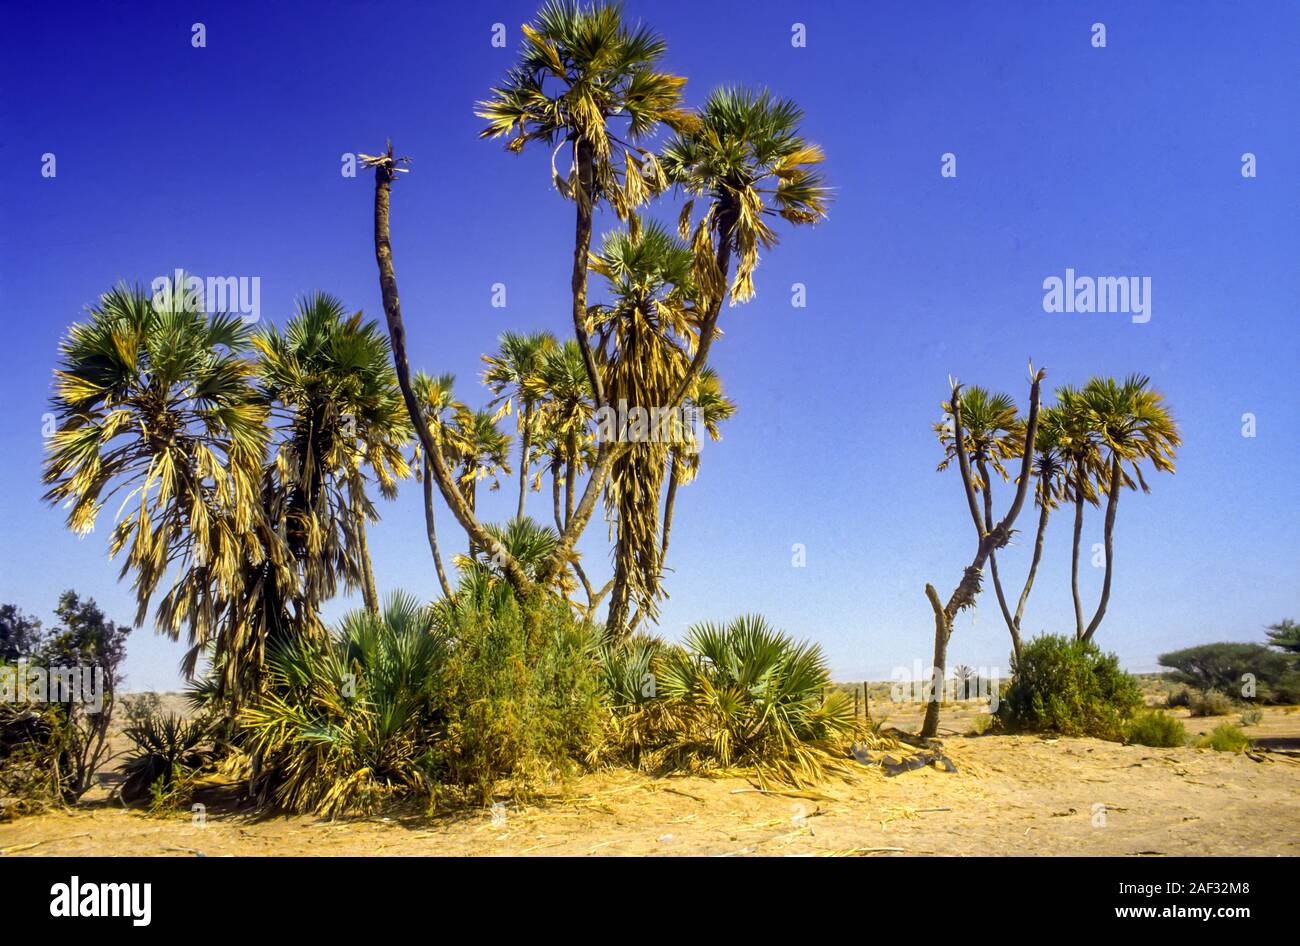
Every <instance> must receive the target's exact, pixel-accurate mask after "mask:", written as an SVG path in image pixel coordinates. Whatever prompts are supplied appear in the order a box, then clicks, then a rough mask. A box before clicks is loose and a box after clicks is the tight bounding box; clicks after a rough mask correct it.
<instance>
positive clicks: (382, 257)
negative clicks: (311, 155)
mask: <svg viewBox="0 0 1300 946" xmlns="http://www.w3.org/2000/svg"><path fill="white" fill-rule="evenodd" d="M370 163H371V164H372V165H373V166H374V169H375V263H376V265H377V266H378V268H379V288H380V292H381V294H382V296H383V300H384V316H385V318H386V319H387V322H388V337H389V340H390V342H391V344H392V349H393V368H394V370H395V372H396V374H397V383H398V385H399V387H401V389H402V399H403V400H404V401H405V402H406V410H407V413H408V414H410V416H411V423H412V425H413V426H414V427H415V432H416V434H417V435H418V436H419V438H420V446H421V447H423V448H424V455H425V456H426V457H427V458H428V459H429V460H430V462H431V465H432V468H433V472H434V476H435V477H436V478H437V480H438V488H439V489H440V490H441V491H442V495H443V499H445V500H446V501H447V505H448V506H449V507H450V508H451V512H452V515H453V516H455V517H456V521H458V522H459V523H460V524H461V526H462V527H464V529H465V531H466V533H468V534H469V536H470V537H471V540H472V541H474V542H477V543H478V544H479V545H481V546H482V547H483V548H486V549H491V550H492V552H493V553H494V554H496V555H499V556H500V560H501V562H502V568H503V570H504V571H505V574H506V578H507V580H508V581H509V582H510V585H511V587H512V588H514V590H515V592H516V593H517V594H518V595H519V596H520V597H526V596H528V595H529V594H530V593H531V592H532V582H530V581H529V580H528V576H527V575H525V574H524V570H523V568H522V567H521V566H520V564H519V562H517V561H516V560H515V558H514V556H512V555H510V554H509V553H508V552H507V551H506V550H505V548H504V547H503V546H502V545H501V543H500V542H498V541H497V540H496V539H494V538H492V536H491V535H490V534H489V533H488V532H487V531H486V530H485V529H484V528H483V524H482V523H481V522H479V521H478V517H477V516H475V515H474V510H473V509H472V508H471V507H469V506H468V505H466V503H465V498H464V497H463V496H461V494H460V490H458V489H457V488H456V483H455V481H454V480H453V479H452V476H451V471H450V470H448V469H447V465H446V463H445V462H444V461H443V458H442V453H441V452H440V451H439V450H438V448H437V445H436V444H435V443H434V441H433V435H432V434H430V432H429V425H428V424H427V423H426V422H425V419H424V413H423V411H421V410H420V403H419V400H418V399H417V398H416V396H415V390H414V389H413V388H412V387H411V368H410V365H409V364H408V362H407V357H406V326H405V325H404V324H403V322H402V306H401V301H400V299H399V297H398V294H397V276H396V274H395V273H394V270H393V247H392V240H391V237H390V232H389V202H390V196H391V191H392V184H393V176H394V174H395V173H396V170H397V162H396V160H395V159H394V158H393V149H392V145H391V144H389V146H388V149H387V152H386V154H384V155H382V156H380V157H377V158H374V159H371V160H370Z"/></svg>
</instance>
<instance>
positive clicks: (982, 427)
mask: <svg viewBox="0 0 1300 946" xmlns="http://www.w3.org/2000/svg"><path fill="white" fill-rule="evenodd" d="M943 409H944V411H945V413H946V419H945V420H944V421H941V422H940V423H938V424H935V425H934V430H935V432H936V433H937V434H938V435H939V442H940V443H941V444H943V446H944V457H943V460H942V461H941V462H940V463H939V469H940V470H946V469H947V468H948V465H949V464H950V463H952V461H953V459H955V457H956V449H957V447H956V439H955V437H954V429H953V425H952V422H951V420H950V419H948V418H951V415H952V406H951V404H947V403H945V404H944V405H943ZM962 420H963V421H964V423H965V434H966V436H965V438H964V441H965V445H966V452H967V462H968V463H969V465H970V467H971V469H972V485H973V486H974V488H975V492H976V493H979V494H982V495H983V507H984V530H985V531H988V530H990V529H992V528H993V524H994V523H993V478H992V475H991V473H990V469H989V468H990V467H992V470H993V472H995V473H997V475H998V476H999V477H1001V478H1002V480H1003V481H1005V480H1006V479H1007V471H1006V467H1004V466H1003V463H1002V461H1003V460H1008V459H1012V458H1015V457H1019V456H1021V455H1023V453H1024V449H1025V422H1024V420H1023V419H1022V418H1020V417H1019V416H1017V414H1016V402H1015V401H1014V400H1013V399H1012V398H1011V396H1010V395H1009V394H1002V393H996V394H993V393H990V392H989V391H987V390H985V389H984V388H982V387H979V386H978V385H975V386H972V387H969V388H967V389H966V391H965V393H964V394H963V395H962ZM989 571H990V573H991V574H992V576H993V588H994V591H995V592H996V594H997V599H998V605H999V607H1001V609H1002V613H1003V616H1004V617H1005V618H1006V619H1007V626H1008V627H1009V628H1010V630H1011V640H1012V646H1013V647H1014V648H1015V650H1016V652H1017V653H1019V650H1020V645H1019V628H1018V627H1016V626H1014V625H1013V624H1012V621H1011V616H1010V615H1011V612H1010V610H1009V609H1008V607H1007V603H1006V597H1005V596H1004V594H1003V592H1002V582H1001V580H1000V578H999V575H998V563H997V555H996V552H995V551H990V552H989Z"/></svg>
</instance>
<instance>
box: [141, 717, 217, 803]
mask: <svg viewBox="0 0 1300 946" xmlns="http://www.w3.org/2000/svg"><path fill="white" fill-rule="evenodd" d="M123 734H124V735H125V736H126V737H127V738H128V739H130V740H131V743H132V746H133V748H132V750H131V752H130V755H129V756H128V758H127V760H126V764H125V765H123V767H122V773H123V775H125V776H126V778H125V780H124V781H123V782H122V789H121V795H122V798H123V799H125V800H127V801H133V800H136V799H139V798H144V797H145V796H146V795H149V794H151V793H154V794H155V795H156V797H164V796H166V795H168V794H169V793H171V792H172V791H174V790H175V789H176V787H177V785H178V783H180V782H182V781H184V780H185V779H186V778H187V777H188V776H190V775H191V774H193V773H194V772H196V771H198V770H199V769H201V768H202V767H203V766H204V765H205V764H206V763H207V762H208V760H209V758H210V753H209V751H208V750H207V748H206V746H205V742H206V740H207V731H206V727H205V726H204V725H203V722H202V721H201V720H192V721H191V720H185V719H182V718H181V717H179V716H177V715H176V714H175V713H169V714H167V715H166V716H164V715H162V714H161V713H154V714H152V715H150V716H148V717H145V718H143V719H139V720H137V721H136V722H135V723H134V724H132V725H131V726H128V727H127V728H126V729H125V730H124V731H123Z"/></svg>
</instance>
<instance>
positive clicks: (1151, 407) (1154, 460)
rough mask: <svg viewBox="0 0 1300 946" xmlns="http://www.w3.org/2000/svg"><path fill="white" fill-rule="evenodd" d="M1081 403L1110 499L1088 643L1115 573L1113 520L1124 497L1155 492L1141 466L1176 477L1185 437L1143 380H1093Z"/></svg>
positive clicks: (1160, 398) (1086, 637)
mask: <svg viewBox="0 0 1300 946" xmlns="http://www.w3.org/2000/svg"><path fill="white" fill-rule="evenodd" d="M1082 398H1083V401H1084V403H1085V404H1086V405H1087V410H1088V414H1089V416H1090V418H1091V420H1092V427H1093V430H1094V432H1095V434H1096V440H1097V444H1098V446H1099V449H1100V452H1101V455H1102V461H1103V462H1104V464H1105V467H1104V468H1105V470H1106V479H1105V481H1104V483H1103V484H1102V487H1101V488H1102V491H1103V492H1104V493H1105V495H1106V520H1105V532H1104V541H1105V549H1106V572H1105V577H1104V578H1103V579H1102V586H1101V599H1100V601H1099V602H1098V603H1097V610H1096V611H1095V612H1094V613H1093V616H1092V620H1091V621H1089V622H1088V626H1087V628H1086V629H1085V630H1084V632H1083V634H1082V639H1083V640H1085V641H1086V640H1091V639H1092V636H1093V634H1094V633H1096V631H1097V628H1098V627H1099V626H1100V625H1101V621H1102V618H1103V617H1105V615H1106V606H1107V604H1108V603H1109V602H1110V590H1111V578H1112V576H1113V574H1114V567H1115V516H1116V513H1117V511H1118V508H1119V494H1120V491H1121V490H1122V489H1125V488H1127V489H1138V488H1139V487H1140V488H1141V490H1142V491H1143V492H1144V493H1149V492H1150V491H1151V488H1150V486H1148V485H1147V481H1146V478H1145V477H1144V476H1143V474H1142V464H1143V463H1150V464H1151V466H1152V467H1153V468H1154V469H1155V470H1156V471H1157V472H1164V473H1173V472H1174V461H1175V460H1176V458H1177V451H1178V447H1180V446H1181V445H1182V436H1181V435H1180V434H1179V433H1178V425H1177V424H1176V423H1175V422H1174V417H1173V413H1172V412H1171V411H1170V410H1169V407H1168V406H1167V405H1166V403H1165V399H1164V395H1163V394H1161V393H1160V392H1159V391H1156V390H1154V389H1152V388H1151V379H1150V378H1148V377H1146V376H1145V375H1137V374H1134V375H1129V376H1128V377H1127V378H1125V379H1124V380H1122V381H1116V380H1115V379H1114V378H1092V379H1091V380H1089V382H1088V383H1087V384H1086V385H1084V388H1083V392H1082Z"/></svg>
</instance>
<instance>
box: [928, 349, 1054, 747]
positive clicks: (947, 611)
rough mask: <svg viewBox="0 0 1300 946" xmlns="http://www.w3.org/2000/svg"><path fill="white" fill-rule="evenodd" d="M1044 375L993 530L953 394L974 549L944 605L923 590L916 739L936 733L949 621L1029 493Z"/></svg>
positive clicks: (956, 391)
mask: <svg viewBox="0 0 1300 946" xmlns="http://www.w3.org/2000/svg"><path fill="white" fill-rule="evenodd" d="M1045 376H1046V372H1044V371H1039V372H1038V373H1037V374H1036V375H1035V376H1034V379H1033V383H1032V385H1031V386H1030V389H1029V422H1028V424H1027V425H1026V430H1025V448H1024V450H1025V452H1024V456H1023V457H1021V461H1020V478H1019V480H1018V485H1017V487H1016V494H1015V498H1014V499H1013V500H1012V501H1011V508H1010V509H1008V510H1007V514H1006V515H1005V516H1004V517H1003V518H1002V521H1001V522H999V523H998V524H997V525H996V526H994V527H993V528H992V529H988V528H986V527H985V523H984V517H983V516H982V515H981V514H980V508H979V503H978V501H977V500H976V498H975V486H974V484H973V482H972V480H971V472H970V458H969V457H968V456H967V455H966V437H965V433H964V432H963V430H962V419H961V388H960V386H959V385H958V386H955V387H954V388H953V392H952V401H951V403H952V415H953V435H954V439H955V443H956V453H957V466H958V468H959V470H960V471H961V479H962V487H963V489H964V490H965V492H966V505H967V507H968V509H969V511H970V515H971V521H972V522H974V524H975V531H976V533H977V534H978V535H979V545H978V546H977V547H976V550H975V557H974V559H973V560H972V561H971V563H970V565H968V566H967V567H966V570H965V571H964V572H963V573H962V578H961V581H960V582H959V583H958V585H957V587H956V589H955V590H954V591H953V593H952V595H951V596H950V597H949V598H948V601H947V603H946V604H945V603H944V602H942V601H941V600H940V598H939V593H938V592H937V591H935V589H934V586H933V585H929V584H927V585H926V586H925V596H926V598H928V599H929V601H930V606H931V608H932V609H933V610H934V665H933V668H932V670H931V678H930V694H929V697H930V698H929V701H928V702H927V704H926V707H925V720H924V721H923V722H922V724H921V737H922V738H924V739H930V738H933V737H934V735H935V734H936V733H937V732H938V731H939V708H940V705H941V703H942V700H943V680H944V674H945V672H946V670H947V657H948V641H949V640H950V639H951V638H952V628H953V621H954V619H955V618H956V617H957V614H958V613H959V612H960V611H961V610H962V609H963V608H968V607H971V606H972V605H973V604H974V603H975V598H976V596H978V595H979V592H980V579H981V576H982V574H983V572H984V562H985V560H986V559H987V558H988V557H989V556H990V555H991V554H992V553H993V551H994V550H995V549H999V548H1003V547H1004V546H1005V545H1006V544H1007V543H1008V542H1009V541H1010V540H1011V528H1012V526H1013V525H1015V521H1016V518H1017V517H1018V516H1019V515H1020V509H1021V507H1023V506H1024V504H1025V495H1026V494H1027V493H1028V491H1029V480H1030V467H1031V465H1032V463H1033V458H1034V440H1035V439H1036V438H1037V436H1038V400H1039V389H1040V386H1041V384H1042V380H1043V378H1044V377H1045Z"/></svg>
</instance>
